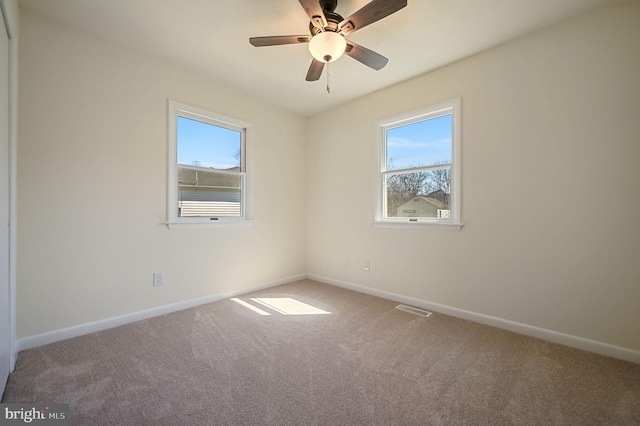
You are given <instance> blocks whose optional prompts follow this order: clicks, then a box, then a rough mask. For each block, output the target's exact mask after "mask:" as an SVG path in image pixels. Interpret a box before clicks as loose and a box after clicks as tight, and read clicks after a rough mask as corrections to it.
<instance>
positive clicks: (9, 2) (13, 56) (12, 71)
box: [0, 0, 19, 389]
mask: <svg viewBox="0 0 640 426" xmlns="http://www.w3.org/2000/svg"><path fill="white" fill-rule="evenodd" d="M0 8H2V15H3V17H4V22H5V26H6V29H7V35H8V36H9V330H10V331H9V335H10V342H9V348H10V353H9V371H10V372H12V371H14V369H15V366H16V359H17V356H18V347H17V344H16V342H17V338H16V282H17V275H16V270H17V266H18V263H17V258H16V253H17V231H18V228H17V220H16V218H17V191H18V186H17V177H18V172H17V166H18V33H19V6H18V0H0ZM2 388H3V389H4V383H2Z"/></svg>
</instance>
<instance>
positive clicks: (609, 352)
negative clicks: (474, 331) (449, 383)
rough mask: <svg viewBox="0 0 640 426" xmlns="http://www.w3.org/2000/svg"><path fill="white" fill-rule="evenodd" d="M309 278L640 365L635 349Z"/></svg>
mask: <svg viewBox="0 0 640 426" xmlns="http://www.w3.org/2000/svg"><path fill="white" fill-rule="evenodd" d="M307 278H309V279H311V280H314V281H318V282H322V283H325V284H331V285H335V286H337V287H342V288H346V289H348V290H353V291H357V292H360V293H365V294H369V295H372V296H378V297H382V298H384V299H389V300H393V301H396V302H400V303H404V304H407V305H412V306H416V307H419V308H423V309H428V310H431V311H435V312H440V313H443V314H446V315H451V316H453V317H457V318H462V319H465V320H469V321H473V322H477V323H480V324H485V325H490V326H492V327H497V328H501V329H504V330H509V331H513V332H516V333H519V334H524V335H527V336H531V337H536V338H538V339H542V340H547V341H550V342H554V343H559V344H561V345H564V346H569V347H572V348H576V349H582V350H585V351H589V352H594V353H597V354H600V355H605V356H609V357H612V358H616V359H621V360H624V361H629V362H633V363H635V364H640V351H636V350H633V349H628V348H623V347H620V346H614V345H610V344H608V343H602V342H598V341H595V340H589V339H584V338H582V337H577V336H572V335H569V334H564V333H559V332H557V331H552V330H547V329H544V328H539V327H534V326H531V325H527V324H522V323H519V322H515V321H509V320H506V319H502V318H497V317H492V316H489V315H484V314H479V313H476V312H471V311H466V310H464V309H458V308H453V307H451V306H447V305H441V304H439V303H433V302H428V301H426V300H422V299H417V298H414V297H407V296H403V295H401V294H396V293H391V292H388V291H384V290H379V289H375V288H371V287H366V286H362V285H358V284H353V283H347V282H343V281H338V280H334V279H332V278H327V277H323V276H319V275H315V274H307Z"/></svg>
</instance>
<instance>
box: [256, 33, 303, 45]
mask: <svg viewBox="0 0 640 426" xmlns="http://www.w3.org/2000/svg"><path fill="white" fill-rule="evenodd" d="M309 40H311V36H308V35H299V36H296V35H291V36H266V37H251V38H250V39H249V43H251V44H252V45H254V46H255V47H263V46H279V45H281V44H297V43H309Z"/></svg>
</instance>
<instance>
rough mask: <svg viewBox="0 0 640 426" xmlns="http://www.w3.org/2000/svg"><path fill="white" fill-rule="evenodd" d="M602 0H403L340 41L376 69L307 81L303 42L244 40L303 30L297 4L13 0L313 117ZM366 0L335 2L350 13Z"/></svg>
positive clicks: (340, 71)
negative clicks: (363, 51)
mask: <svg viewBox="0 0 640 426" xmlns="http://www.w3.org/2000/svg"><path fill="white" fill-rule="evenodd" d="M607 1H608V0H408V6H407V7H405V8H404V9H402V10H400V11H399V12H396V13H395V14H393V15H391V16H389V17H387V18H385V19H383V20H381V21H378V22H376V23H374V24H372V25H370V26H368V27H366V28H363V29H362V30H360V31H357V32H355V33H353V34H351V35H349V36H348V37H347V38H348V39H350V40H353V41H354V42H356V43H358V44H360V45H361V46H364V47H367V48H369V49H371V50H374V51H376V52H378V53H380V54H382V55H384V56H386V57H388V58H389V63H388V64H387V66H386V67H385V68H383V69H382V70H380V71H374V70H371V69H369V68H368V67H366V66H364V65H362V64H361V63H360V62H357V61H355V60H353V59H352V58H349V57H347V56H344V57H343V58H341V59H340V60H338V61H337V62H335V63H334V64H332V67H331V94H327V92H326V89H325V87H326V70H325V73H323V75H322V77H321V78H320V80H319V81H317V82H307V81H305V75H306V72H307V69H308V67H309V64H310V63H311V55H310V53H309V51H308V49H307V46H306V45H305V44H299V45H283V46H273V47H260V48H256V47H253V46H251V45H250V44H249V41H248V40H249V37H254V36H266V35H300V34H308V33H309V29H308V25H309V20H308V17H307V15H306V13H305V12H304V10H303V9H302V7H301V6H300V4H299V2H298V1H297V0H226V1H223V0H20V6H21V7H23V8H28V9H31V10H33V11H36V12H37V13H40V14H42V15H45V16H49V17H51V18H53V19H56V20H58V21H61V22H63V23H65V24H67V25H70V26H72V27H75V28H77V29H80V30H82V31H86V32H88V33H92V34H96V35H98V36H99V37H103V38H106V39H109V40H112V41H115V42H117V43H120V44H122V45H126V46H129V47H131V48H132V49H135V50H138V51H142V52H145V53H146V54H149V55H152V56H154V57H157V58H160V59H163V60H166V61H170V62H175V63H179V64H181V65H182V66H184V67H186V68H189V69H191V70H194V71H197V72H200V73H205V74H207V75H210V76H211V77H212V78H214V79H215V80H216V81H219V82H224V83H225V84H228V85H232V86H235V87H237V88H238V89H239V90H242V91H244V92H247V93H250V94H252V95H254V96H256V97H259V98H262V99H266V100H268V101H269V102H272V103H274V104H277V105H280V106H282V107H284V108H286V109H288V110H291V111H293V112H296V113H299V114H302V115H306V116H310V115H313V114H315V113H318V112H321V111H324V110H326V109H329V108H331V107H333V106H336V105H339V104H342V103H344V102H346V101H349V100H351V99H354V98H357V97H359V96H362V95H365V94H367V93H371V92H373V91H376V90H379V89H382V88H384V87H387V86H390V85H393V84H395V83H398V82H400V81H403V80H406V79H408V78H411V77H413V76H416V75H419V74H422V73H425V72H427V71H430V70H433V69H435V68H438V67H441V66H443V65H446V64H448V63H451V62H454V61H456V60H459V59H461V58H464V57H466V56H469V55H472V54H474V53H476V52H479V51H482V50H484V49H487V48H489V47H492V46H495V45H498V44H500V43H503V42H505V41H508V40H510V39H513V38H515V37H518V36H521V35H523V34H526V33H530V32H532V31H535V30H537V29H539V28H542V27H544V26H547V25H550V24H552V23H554V22H557V21H559V20H562V19H565V18H567V17H569V16H571V15H574V14H577V13H579V12H581V11H584V10H586V9H589V8H591V7H594V6H596V5H599V4H602V3H605V2H607ZM368 2H369V0H339V1H338V7H337V9H336V12H337V13H339V14H341V15H342V16H343V17H347V16H348V15H351V14H352V13H353V12H355V11H356V10H358V9H360V8H361V7H362V6H364V5H365V4H367V3H368Z"/></svg>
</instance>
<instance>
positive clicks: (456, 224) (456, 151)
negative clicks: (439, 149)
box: [374, 98, 463, 231]
mask: <svg viewBox="0 0 640 426" xmlns="http://www.w3.org/2000/svg"><path fill="white" fill-rule="evenodd" d="M460 103H461V100H460V98H456V99H452V100H449V101H446V102H442V103H440V104H437V105H432V106H429V107H426V108H422V109H419V110H414V111H411V112H408V113H405V114H401V115H397V116H394V117H389V118H386V119H383V120H380V121H378V122H377V123H376V134H377V140H378V165H377V167H376V182H377V183H376V200H377V202H376V212H375V217H374V226H376V227H392V228H396V227H398V228H416V227H418V228H431V229H438V230H450V231H459V230H460V229H461V228H462V225H463V223H462V208H461V201H462V192H461V186H462V185H461V180H462V179H461V174H462V173H461V162H460V142H461V135H460V121H461V118H460V115H461V110H460ZM447 114H451V115H452V141H451V142H452V153H451V154H452V157H451V198H450V207H451V211H450V217H449V218H448V219H438V218H413V217H412V218H408V217H385V216H386V215H385V209H386V203H385V200H386V196H385V191H386V185H385V176H386V174H387V141H386V135H387V130H389V129H393V128H396V127H402V126H406V125H409V124H413V123H416V122H419V121H424V120H429V119H432V118H436V117H440V116H443V115H447ZM411 170H412V169H407V170H394V171H393V172H394V173H397V172H399V171H404V172H407V173H410V172H411Z"/></svg>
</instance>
